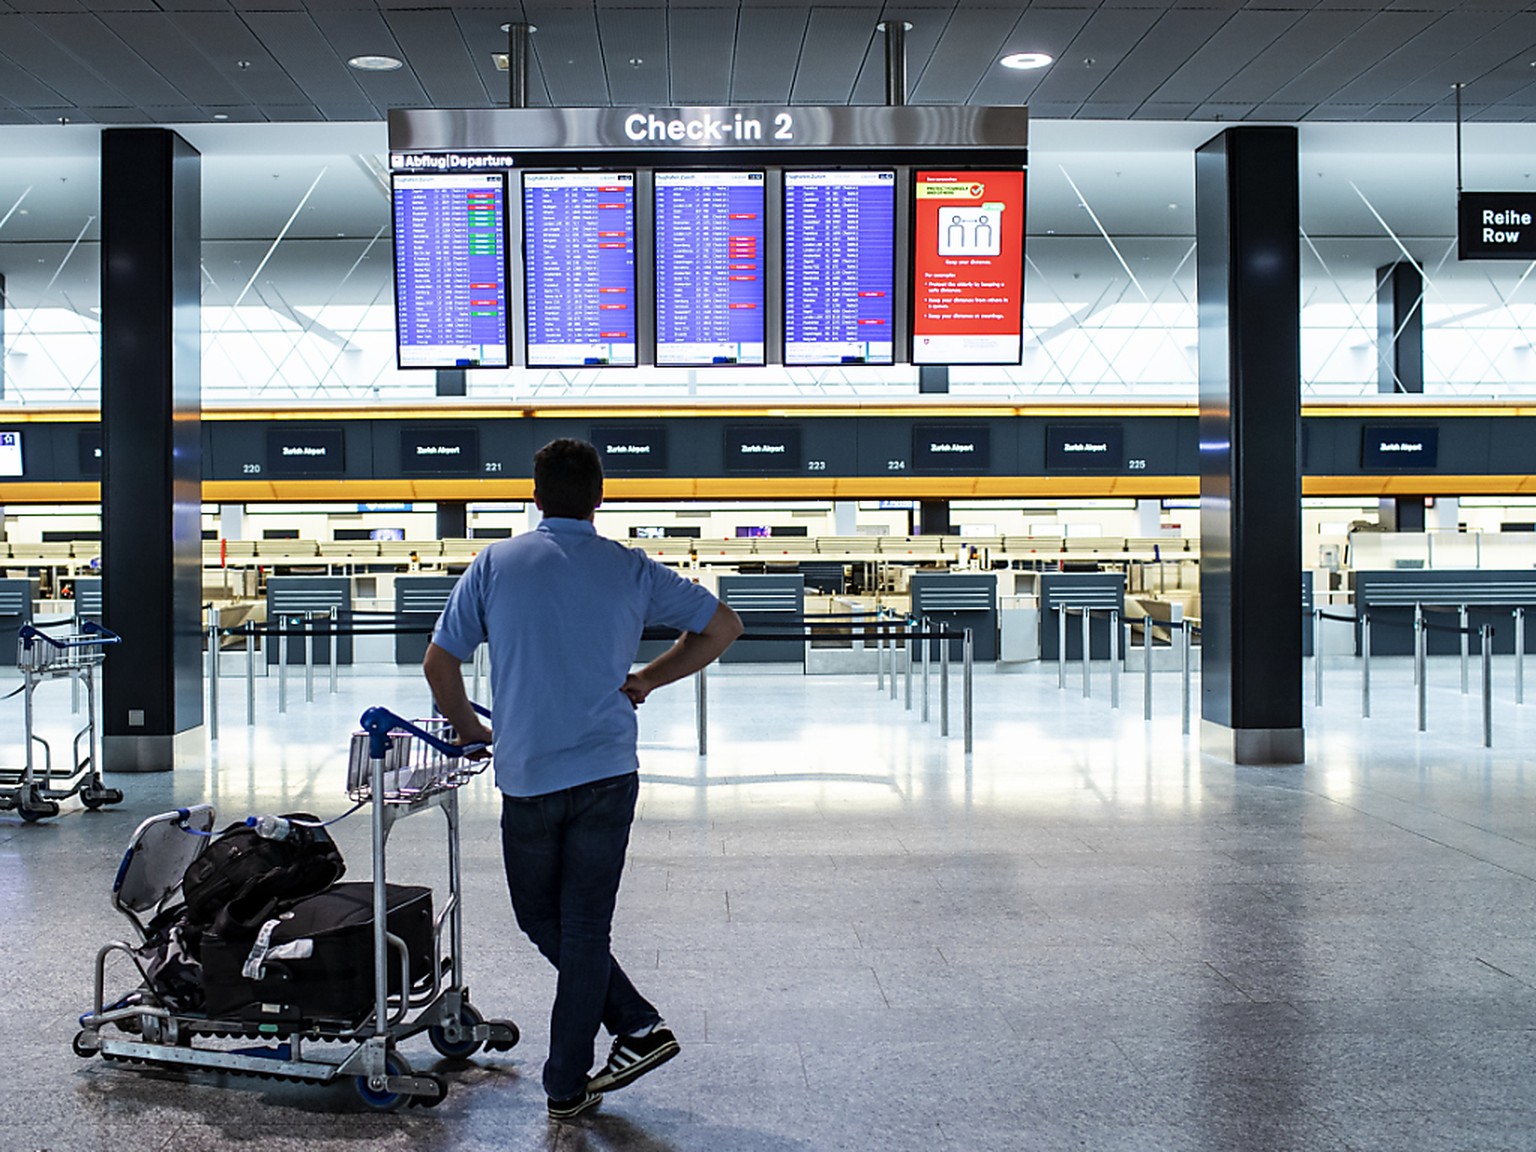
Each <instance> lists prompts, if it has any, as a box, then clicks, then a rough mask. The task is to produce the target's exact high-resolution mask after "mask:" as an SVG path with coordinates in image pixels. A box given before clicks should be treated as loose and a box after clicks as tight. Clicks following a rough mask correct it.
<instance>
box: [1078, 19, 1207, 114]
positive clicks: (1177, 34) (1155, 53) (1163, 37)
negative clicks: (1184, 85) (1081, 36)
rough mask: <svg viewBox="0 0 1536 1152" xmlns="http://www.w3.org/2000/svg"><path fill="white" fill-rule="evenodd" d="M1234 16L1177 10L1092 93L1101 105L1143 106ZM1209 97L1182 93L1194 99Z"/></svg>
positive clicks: (1144, 37) (1156, 26)
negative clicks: (1192, 53)
mask: <svg viewBox="0 0 1536 1152" xmlns="http://www.w3.org/2000/svg"><path fill="white" fill-rule="evenodd" d="M1231 18H1232V17H1231V13H1230V12H1224V11H1219V10H1213V9H1209V8H1201V9H1175V10H1173V11H1171V12H1168V13H1167V14H1166V15H1164V16H1163V17H1162V18H1161V19H1160V20H1158V22H1157V23H1156V24H1154V25H1153V26H1152V27H1151V28H1149V29H1148V30H1147V34H1146V35H1145V36H1143V37H1142V38H1141V39H1140V40H1139V41H1138V42H1137V43H1136V46H1135V47H1134V48H1132V49H1131V50H1130V51H1129V52H1127V53H1126V54H1125V56H1124V57H1123V58H1122V59H1121V60H1120V61H1119V63H1118V64H1116V65H1115V67H1114V69H1113V70H1112V71H1110V72H1109V74H1108V75H1107V76H1105V77H1104V82H1103V83H1102V84H1100V85H1099V87H1097V88H1095V89H1094V90H1093V96H1092V99H1093V100H1094V101H1095V102H1098V103H1106V102H1114V103H1128V104H1131V105H1132V106H1133V107H1134V106H1136V105H1139V104H1141V103H1142V102H1143V101H1145V100H1146V99H1147V98H1148V97H1150V96H1151V95H1152V94H1153V93H1154V92H1156V91H1157V90H1158V89H1159V88H1161V87H1162V86H1163V85H1164V84H1166V83H1167V82H1168V79H1169V76H1170V74H1171V73H1172V72H1173V71H1174V70H1175V69H1176V68H1178V67H1179V66H1180V62H1181V61H1183V60H1185V59H1186V58H1187V56H1188V54H1189V53H1191V52H1198V51H1199V49H1200V48H1201V47H1202V46H1204V44H1205V43H1206V41H1207V40H1209V39H1210V37H1212V36H1213V35H1215V33H1216V31H1217V29H1219V28H1221V26H1222V25H1223V24H1225V23H1226V22H1227V21H1228V20H1230V19H1231ZM1209 91H1210V90H1209V89H1207V90H1206V93H1190V92H1188V91H1186V92H1184V93H1182V95H1184V96H1188V97H1190V98H1194V97H1196V96H1203V95H1205V94H1207V93H1208V92H1209Z"/></svg>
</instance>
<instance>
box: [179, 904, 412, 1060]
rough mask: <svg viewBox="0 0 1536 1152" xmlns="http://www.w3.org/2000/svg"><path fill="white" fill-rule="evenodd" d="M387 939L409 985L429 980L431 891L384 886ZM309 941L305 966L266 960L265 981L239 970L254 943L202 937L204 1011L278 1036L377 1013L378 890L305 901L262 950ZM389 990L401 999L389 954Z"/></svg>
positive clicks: (299, 961)
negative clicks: (401, 947) (407, 968)
mask: <svg viewBox="0 0 1536 1152" xmlns="http://www.w3.org/2000/svg"><path fill="white" fill-rule="evenodd" d="M385 889H386V894H387V901H388V906H389V917H388V920H387V924H388V927H389V931H390V932H391V933H393V934H394V935H396V936H398V937H400V938H401V939H402V940H404V941H405V946H406V952H407V954H408V955H409V956H410V965H411V983H412V984H418V983H420V982H421V981H422V980H423V979H424V978H426V977H428V976H430V975H431V971H432V965H433V963H434V962H435V959H436V957H435V956H434V955H433V948H432V890H431V889H430V888H422V887H418V886H416V885H408V884H389V885H386V886H385ZM306 939H307V940H310V941H312V942H313V952H312V954H311V955H309V956H307V957H304V958H302V959H299V958H294V959H272V958H270V957H269V958H267V959H265V960H263V962H262V965H261V976H260V978H258V979H248V978H247V977H246V976H245V975H243V974H242V971H241V969H242V968H243V967H244V966H245V964H246V961H247V960H248V959H250V958H251V956H252V949H253V947H254V946H255V945H256V944H257V941H256V940H253V939H252V938H250V937H248V936H246V937H242V938H240V939H227V940H226V939H223V938H221V937H219V936H217V935H215V934H214V933H213V932H209V933H208V934H207V935H205V936H204V937H203V946H202V962H203V996H204V1010H205V1011H206V1012H207V1014H208V1015H209V1016H211V1017H217V1018H220V1019H225V1020H242V1021H245V1022H247V1023H250V1024H253V1025H256V1026H258V1027H259V1028H261V1029H262V1030H265V1031H274V1030H275V1031H281V1030H282V1029H283V1028H294V1027H298V1026H299V1025H300V1024H301V1023H304V1022H307V1021H312V1020H335V1021H343V1022H346V1023H348V1024H355V1023H357V1022H359V1021H361V1020H362V1019H363V1018H364V1017H366V1016H367V1015H368V1013H369V1011H370V1010H371V1009H372V1008H373V885H372V883H362V884H337V885H334V886H333V887H331V888H328V889H327V890H326V891H324V892H321V893H320V894H319V895H318V896H311V897H309V898H308V899H305V900H301V901H299V902H298V903H297V904H295V905H294V906H293V908H292V909H291V911H289V912H288V913H286V914H284V915H283V916H282V917H281V920H280V923H278V924H277V926H276V927H275V928H274V929H273V930H272V931H271V932H270V934H269V935H268V938H267V939H266V940H265V941H264V942H263V943H264V944H265V947H266V949H267V951H268V952H270V951H272V950H275V949H278V948H280V947H281V946H282V945H284V944H290V943H293V942H295V941H301V940H306ZM389 988H390V991H391V992H399V991H400V962H399V956H398V954H397V953H396V952H395V950H394V949H393V948H391V949H390V950H389Z"/></svg>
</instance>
